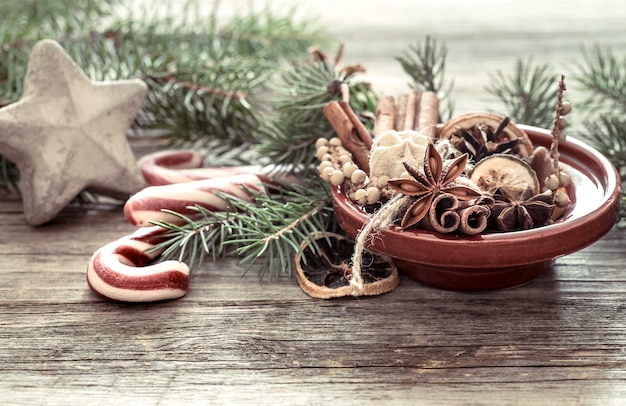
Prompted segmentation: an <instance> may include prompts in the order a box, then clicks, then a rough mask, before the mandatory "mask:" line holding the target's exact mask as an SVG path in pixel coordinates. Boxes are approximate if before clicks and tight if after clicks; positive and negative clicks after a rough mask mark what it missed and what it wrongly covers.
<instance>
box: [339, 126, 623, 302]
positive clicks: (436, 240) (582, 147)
mask: <svg viewBox="0 0 626 406" xmlns="http://www.w3.org/2000/svg"><path fill="white" fill-rule="evenodd" d="M520 127H522V128H523V129H524V130H525V131H526V132H527V133H528V135H529V136H530V139H531V140H532V141H533V143H534V144H535V146H540V145H543V146H545V147H547V148H550V143H551V137H550V133H549V132H548V131H546V130H543V129H540V128H536V127H529V126H520ZM559 151H560V152H561V162H562V163H563V164H565V165H566V170H567V172H568V173H569V174H570V176H571V178H572V181H573V183H572V184H573V186H574V188H575V193H574V196H573V198H572V201H574V202H575V206H574V208H573V210H572V211H571V213H569V214H568V215H567V216H565V217H564V218H563V219H561V220H559V221H558V222H557V223H555V224H552V225H549V226H545V227H539V228H534V229H531V230H525V231H515V232H509V233H487V234H480V235H476V236H464V235H449V234H441V233H436V232H431V231H423V230H402V229H400V228H399V227H392V228H390V229H386V230H384V231H382V232H381V234H380V235H379V236H378V237H379V238H375V239H373V240H374V242H373V245H372V246H371V247H370V248H371V249H373V250H375V251H378V252H381V253H384V254H387V255H389V256H390V257H392V258H393V259H394V262H395V264H396V266H397V267H398V268H399V269H400V270H401V271H402V272H404V273H405V274H406V275H408V276H409V277H410V278H412V279H414V280H416V281H418V282H420V283H422V284H425V285H429V286H433V287H437V288H441V289H448V290H458V291H486V290H497V289H506V288H513V287H516V286H520V285H523V284H525V283H527V282H529V281H531V280H532V279H534V278H536V277H537V276H539V275H540V274H541V273H542V272H543V271H544V270H546V269H548V268H550V267H551V266H552V264H553V263H554V260H555V259H556V258H558V257H561V256H564V255H567V254H570V253H572V252H575V251H578V250H580V249H582V248H584V247H587V246H589V245H591V244H592V243H594V242H595V241H597V240H598V239H600V238H601V237H602V236H603V235H604V234H606V233H607V232H608V231H609V230H610V229H611V228H612V227H613V226H614V225H615V222H616V221H617V216H618V208H619V207H618V206H619V187H620V182H619V175H618V173H617V171H616V170H615V168H614V167H613V165H611V163H610V162H609V161H608V160H607V159H606V158H605V157H604V156H603V155H601V154H600V153H598V152H597V151H595V150H594V149H593V148H591V147H590V146H588V145H586V144H584V143H583V142H581V141H578V140H575V139H572V138H571V137H570V138H568V140H567V142H565V143H563V144H561V145H560V147H559ZM332 198H333V204H334V209H335V214H336V217H337V220H338V222H339V225H340V226H341V227H342V228H343V229H344V231H345V232H347V233H348V234H349V235H351V236H352V237H356V235H357V233H358V231H359V230H360V229H361V228H362V227H363V224H364V223H365V222H366V221H367V219H368V216H367V214H366V213H365V212H364V211H363V210H362V209H361V208H359V207H358V206H356V205H355V204H354V203H352V201H350V199H349V198H348V197H347V196H346V195H345V193H343V191H342V190H341V188H333V190H332Z"/></svg>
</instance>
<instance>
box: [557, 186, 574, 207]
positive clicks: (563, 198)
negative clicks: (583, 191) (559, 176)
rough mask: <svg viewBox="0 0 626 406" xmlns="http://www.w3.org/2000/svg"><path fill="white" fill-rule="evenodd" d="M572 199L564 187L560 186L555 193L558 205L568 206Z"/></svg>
mask: <svg viewBox="0 0 626 406" xmlns="http://www.w3.org/2000/svg"><path fill="white" fill-rule="evenodd" d="M571 202H572V201H571V199H570V197H569V195H568V194H567V191H566V190H565V189H563V188H559V190H558V191H557V192H556V194H555V195H554V204H556V205H557V206H558V207H566V206H568V205H569V204H570V203H571Z"/></svg>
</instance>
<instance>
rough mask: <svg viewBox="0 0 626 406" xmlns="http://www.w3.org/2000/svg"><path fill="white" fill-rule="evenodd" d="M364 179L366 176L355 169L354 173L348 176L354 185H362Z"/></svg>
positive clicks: (360, 170) (363, 172) (361, 171)
mask: <svg viewBox="0 0 626 406" xmlns="http://www.w3.org/2000/svg"><path fill="white" fill-rule="evenodd" d="M366 179H367V174H366V173H365V171H363V170H362V169H357V170H356V171H354V172H352V175H351V176H350V181H351V182H352V183H356V184H361V183H364V182H365V180H366Z"/></svg>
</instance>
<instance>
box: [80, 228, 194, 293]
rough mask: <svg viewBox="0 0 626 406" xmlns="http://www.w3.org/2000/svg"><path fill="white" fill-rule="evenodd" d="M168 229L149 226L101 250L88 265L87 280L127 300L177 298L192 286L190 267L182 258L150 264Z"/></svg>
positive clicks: (96, 286)
mask: <svg viewBox="0 0 626 406" xmlns="http://www.w3.org/2000/svg"><path fill="white" fill-rule="evenodd" d="M164 231H165V229H163V228H161V227H149V228H141V229H138V230H137V231H136V232H135V233H133V234H131V235H129V236H126V237H122V238H120V239H119V240H117V241H114V242H112V243H109V244H107V245H105V246H104V247H102V248H100V249H99V250H97V251H96V252H95V253H94V254H93V256H92V257H91V260H90V261H89V265H88V266H87V283H88V285H89V287H90V288H91V289H92V290H93V291H94V292H96V293H98V294H99V295H101V296H104V297H106V298H108V299H112V300H118V301H123V302H152V301H158V300H167V299H177V298H179V297H182V296H184V295H185V294H187V291H188V289H189V267H188V266H187V265H186V264H185V263H183V262H178V261H172V260H169V261H164V262H161V263H158V264H153V265H147V264H148V263H149V262H150V261H151V260H152V259H154V258H155V257H156V256H158V255H159V254H160V252H158V251H155V252H149V251H148V250H149V249H150V248H152V247H154V246H155V245H156V244H157V243H158V240H159V236H161V235H162V234H163V232H164Z"/></svg>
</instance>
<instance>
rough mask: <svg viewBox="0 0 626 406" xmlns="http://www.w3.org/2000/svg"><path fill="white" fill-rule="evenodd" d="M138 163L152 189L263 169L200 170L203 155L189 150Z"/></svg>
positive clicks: (159, 154) (149, 157) (155, 155)
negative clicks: (153, 187)
mask: <svg viewBox="0 0 626 406" xmlns="http://www.w3.org/2000/svg"><path fill="white" fill-rule="evenodd" d="M138 164H139V169H141V173H142V174H143V177H144V179H145V180H146V182H147V183H148V185H151V186H162V185H170V184H173V183H185V182H193V181H197V180H204V179H215V178H225V177H230V176H235V175H242V174H257V173H261V172H262V168H261V167H260V166H256V165H244V166H227V167H202V165H203V158H202V155H201V154H199V153H198V152H196V151H190V150H175V151H161V152H155V153H152V154H148V155H146V156H144V157H142V158H141V159H139V161H138Z"/></svg>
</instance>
